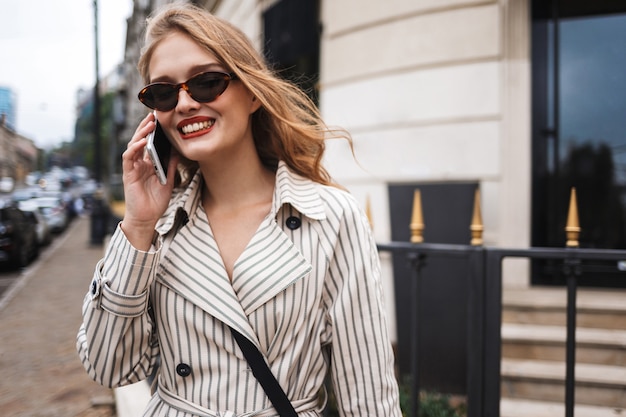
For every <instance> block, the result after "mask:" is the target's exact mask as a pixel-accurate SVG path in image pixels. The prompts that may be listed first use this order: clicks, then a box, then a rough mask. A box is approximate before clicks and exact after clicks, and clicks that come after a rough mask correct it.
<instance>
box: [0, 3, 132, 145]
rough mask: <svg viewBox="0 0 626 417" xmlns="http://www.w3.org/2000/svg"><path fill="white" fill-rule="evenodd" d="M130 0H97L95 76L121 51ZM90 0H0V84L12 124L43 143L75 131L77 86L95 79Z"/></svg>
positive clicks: (69, 136) (116, 60) (120, 55)
mask: <svg viewBox="0 0 626 417" xmlns="http://www.w3.org/2000/svg"><path fill="white" fill-rule="evenodd" d="M132 4H133V2H132V0H99V1H98V15H99V22H98V29H99V33H100V36H99V55H100V76H101V77H103V76H104V75H106V74H108V73H110V72H111V71H112V70H113V69H114V68H115V66H116V65H117V64H119V63H120V62H122V59H123V57H124V44H125V41H126V19H127V18H128V17H130V15H131V13H132ZM94 45H95V42H94V0H54V1H51V0H30V1H15V0H0V86H3V87H9V88H11V89H12V90H13V92H14V93H15V94H16V95H17V117H16V130H17V132H18V133H19V134H21V135H23V136H26V137H27V138H30V139H32V140H34V141H35V143H36V145H37V146H39V147H42V148H49V147H52V146H54V145H56V144H58V143H60V142H62V141H68V140H71V139H72V138H73V136H74V134H73V132H74V122H75V119H76V114H75V106H76V91H77V90H78V89H79V88H81V87H83V88H92V87H93V85H94V83H95V47H94Z"/></svg>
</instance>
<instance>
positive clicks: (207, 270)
mask: <svg viewBox="0 0 626 417" xmlns="http://www.w3.org/2000/svg"><path fill="white" fill-rule="evenodd" d="M201 188H202V179H201V176H200V174H199V173H197V174H196V175H195V177H194V179H193V180H192V182H191V184H190V185H189V186H188V187H187V188H186V189H184V190H181V191H180V192H175V193H174V194H173V198H172V201H171V204H170V206H169V208H168V210H167V211H166V213H165V214H164V216H163V217H162V218H161V220H160V221H159V223H158V225H157V232H158V234H157V235H156V236H157V238H155V242H154V245H153V248H152V250H150V251H148V252H143V251H138V250H136V249H134V248H133V247H132V246H131V245H130V243H129V242H128V240H127V239H126V238H125V236H124V234H123V232H122V231H121V229H120V228H119V227H118V228H117V230H116V231H115V232H114V234H113V236H112V238H111V242H110V244H109V246H108V247H107V250H106V252H105V255H104V258H103V259H102V260H101V261H100V262H99V263H98V265H97V266H96V270H95V273H94V277H93V280H92V281H91V286H90V289H89V291H88V293H87V295H86V297H85V300H84V304H83V324H82V325H81V327H80V330H79V332H78V337H77V349H78V352H79V355H80V358H81V360H82V362H83V364H84V366H85V368H86V370H87V372H88V373H89V375H90V376H91V377H92V378H93V379H94V380H96V381H97V382H99V383H100V384H103V385H105V386H109V387H117V386H123V385H126V384H130V383H134V382H137V381H139V380H143V379H146V378H147V377H148V376H149V375H151V373H152V372H153V371H154V369H157V368H156V363H157V358H158V361H159V363H160V365H159V366H158V372H157V374H158V377H157V381H158V384H157V385H158V388H157V389H156V390H155V392H154V394H153V396H152V398H151V400H150V402H149V404H148V406H147V409H146V411H145V414H144V416H151V417H155V416H157V417H158V416H179V417H190V416H203V417H204V416H253V415H254V416H271V415H276V412H275V410H274V409H273V407H272V405H271V403H270V401H269V399H268V398H267V396H266V395H265V393H264V391H263V389H262V387H261V386H260V385H259V383H258V382H257V380H256V379H255V377H254V376H253V375H252V373H251V372H250V370H249V368H248V366H247V362H246V360H245V358H244V356H243V354H242V352H241V351H240V349H239V347H238V345H237V344H236V342H235V340H234V337H233V336H232V333H231V331H230V329H229V327H228V326H230V327H231V328H234V329H236V330H238V331H239V332H240V333H242V334H243V335H244V336H245V337H246V338H248V339H249V340H250V341H252V342H253V343H254V344H255V345H256V346H257V347H258V348H259V349H260V351H261V352H262V353H263V354H264V356H265V358H266V360H267V363H268V364H269V366H270V369H271V370H272V372H273V373H274V375H275V376H276V378H277V380H278V381H279V383H280V385H281V386H282V387H283V389H284V390H285V392H286V394H287V396H288V397H289V399H290V400H291V402H292V404H293V405H294V408H295V409H296V411H297V412H298V415H300V416H319V415H321V410H322V408H323V406H324V399H325V391H324V388H323V386H324V381H325V376H326V374H327V373H328V371H330V375H331V378H332V383H333V385H332V386H333V389H334V392H335V395H336V398H337V403H338V406H339V410H340V414H341V415H342V416H400V415H401V413H400V408H399V400H398V387H397V383H396V379H395V376H394V358H393V353H392V350H391V346H390V342H389V338H388V333H387V327H386V319H385V316H384V314H385V313H384V312H385V309H384V306H383V303H382V286H381V282H380V268H379V260H378V254H377V251H376V247H375V244H374V241H373V238H372V235H371V231H370V229H369V225H368V222H367V219H366V218H365V216H364V215H363V212H362V211H361V210H360V209H359V208H358V205H357V203H356V201H355V200H354V199H353V198H352V197H351V196H350V195H349V194H348V193H346V192H344V191H341V190H339V189H336V188H333V187H328V186H322V185H319V184H316V183H313V182H311V181H309V180H307V179H304V178H301V177H299V176H297V175H296V174H294V173H292V172H290V170H289V169H288V168H287V167H286V165H285V164H283V163H282V162H281V163H280V164H279V168H278V171H277V173H276V186H275V191H274V197H273V204H272V209H271V213H270V215H268V216H267V217H266V218H265V220H264V221H263V222H262V223H261V225H260V226H259V228H258V230H257V231H256V233H255V235H254V236H253V238H252V239H251V241H250V242H249V244H248V246H247V247H246V248H245V250H244V252H243V253H242V254H241V256H240V258H239V259H238V260H237V262H236V263H235V265H234V270H233V274H232V281H231V280H230V279H229V277H228V276H227V274H226V271H225V268H224V265H223V263H222V261H221V258H220V254H219V250H218V247H217V245H216V242H215V240H214V239H213V236H212V233H211V227H210V224H209V219H207V216H206V213H205V212H204V209H203V207H202V204H200V200H201V198H200V196H201Z"/></svg>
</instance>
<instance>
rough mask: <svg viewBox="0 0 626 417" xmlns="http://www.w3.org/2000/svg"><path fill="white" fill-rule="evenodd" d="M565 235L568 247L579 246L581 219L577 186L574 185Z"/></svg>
mask: <svg viewBox="0 0 626 417" xmlns="http://www.w3.org/2000/svg"><path fill="white" fill-rule="evenodd" d="M565 235H566V237H567V242H566V243H565V246H567V247H568V248H577V247H578V246H579V243H578V237H579V236H580V221H579V220H578V202H577V201H576V188H575V187H572V191H571V192H570V197H569V210H568V213H567V224H566V225H565Z"/></svg>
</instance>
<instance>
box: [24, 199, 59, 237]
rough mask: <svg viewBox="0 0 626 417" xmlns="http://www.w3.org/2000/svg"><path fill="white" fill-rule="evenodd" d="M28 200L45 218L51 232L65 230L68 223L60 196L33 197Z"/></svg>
mask: <svg viewBox="0 0 626 417" xmlns="http://www.w3.org/2000/svg"><path fill="white" fill-rule="evenodd" d="M29 201H32V202H33V203H34V204H36V205H37V207H39V211H40V212H41V214H43V216H44V217H45V218H46V220H47V222H48V225H49V226H50V229H51V230H52V232H53V233H59V232H62V231H64V230H65V228H66V227H67V224H68V216H67V209H66V207H65V203H64V202H63V199H62V198H60V197H35V198H33V199H31V200H29Z"/></svg>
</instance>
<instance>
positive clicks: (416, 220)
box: [410, 188, 424, 243]
mask: <svg viewBox="0 0 626 417" xmlns="http://www.w3.org/2000/svg"><path fill="white" fill-rule="evenodd" d="M410 228H411V243H422V242H423V241H424V216H423V214H422V194H421V193H420V190H419V188H417V189H415V191H414V193H413V215H412V216H411V224H410Z"/></svg>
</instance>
